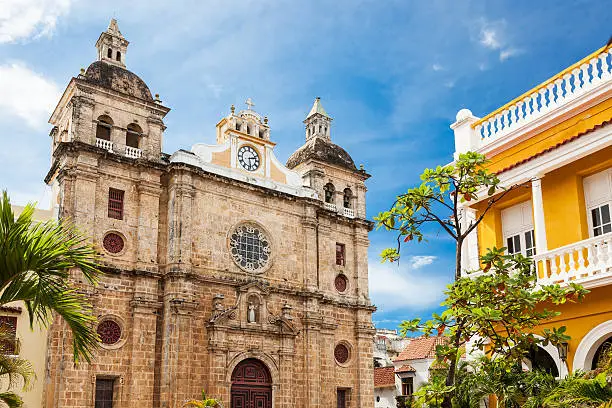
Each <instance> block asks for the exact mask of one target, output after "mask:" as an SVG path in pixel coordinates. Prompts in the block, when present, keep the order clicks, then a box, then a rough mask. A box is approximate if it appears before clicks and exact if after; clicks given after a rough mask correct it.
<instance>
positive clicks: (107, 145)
mask: <svg viewBox="0 0 612 408" xmlns="http://www.w3.org/2000/svg"><path fill="white" fill-rule="evenodd" d="M96 147H101V148H102V149H104V150H108V151H109V152H111V153H112V151H113V142H111V141H110V140H104V139H96Z"/></svg>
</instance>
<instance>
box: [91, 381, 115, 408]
mask: <svg viewBox="0 0 612 408" xmlns="http://www.w3.org/2000/svg"><path fill="white" fill-rule="evenodd" d="M114 386H115V380H114V379H113V378H96V404H95V408H113V388H114Z"/></svg>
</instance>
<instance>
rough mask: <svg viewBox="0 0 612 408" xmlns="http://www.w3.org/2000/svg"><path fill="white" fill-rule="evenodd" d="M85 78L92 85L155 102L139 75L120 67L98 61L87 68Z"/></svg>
mask: <svg viewBox="0 0 612 408" xmlns="http://www.w3.org/2000/svg"><path fill="white" fill-rule="evenodd" d="M84 77H85V80H86V81H87V82H90V83H92V84H95V85H99V86H101V87H104V88H107V89H112V90H113V91H117V92H121V93H124V94H128V95H130V96H133V97H135V98H139V99H144V100H145V101H153V97H152V96H151V91H150V90H149V87H148V86H147V84H145V83H144V81H143V80H142V79H140V77H138V75H136V74H134V73H132V72H130V71H128V70H127V69H125V68H122V67H120V66H117V65H114V64H109V63H107V62H104V61H96V62H94V63H93V64H91V65H90V66H89V67H88V68H87V71H85V75H84Z"/></svg>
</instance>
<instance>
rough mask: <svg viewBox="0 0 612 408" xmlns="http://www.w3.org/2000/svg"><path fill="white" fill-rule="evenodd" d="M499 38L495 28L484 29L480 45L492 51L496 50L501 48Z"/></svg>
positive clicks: (481, 32) (481, 31) (481, 33)
mask: <svg viewBox="0 0 612 408" xmlns="http://www.w3.org/2000/svg"><path fill="white" fill-rule="evenodd" d="M498 37H499V34H498V32H497V31H496V30H495V29H494V28H486V27H483V28H482V29H481V30H480V43H481V44H482V45H484V46H485V47H487V48H490V49H492V50H496V49H498V48H500V47H501V43H500V42H499V39H498Z"/></svg>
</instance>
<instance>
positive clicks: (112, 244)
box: [102, 232, 125, 254]
mask: <svg viewBox="0 0 612 408" xmlns="http://www.w3.org/2000/svg"><path fill="white" fill-rule="evenodd" d="M102 246H103V247H104V249H106V250H107V251H108V252H110V253H111V254H118V253H119V252H121V251H123V247H124V246H125V243H124V242H123V238H122V237H121V235H119V234H116V233H114V232H109V233H108V234H106V235H105V236H104V239H103V240H102Z"/></svg>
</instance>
